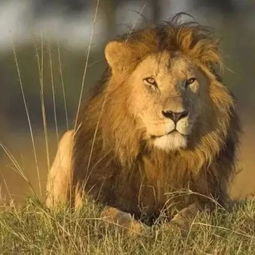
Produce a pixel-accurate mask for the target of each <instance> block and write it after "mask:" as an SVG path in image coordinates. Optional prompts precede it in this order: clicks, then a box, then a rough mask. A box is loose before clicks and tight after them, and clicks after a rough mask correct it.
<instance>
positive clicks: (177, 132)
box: [151, 128, 187, 139]
mask: <svg viewBox="0 0 255 255" xmlns="http://www.w3.org/2000/svg"><path fill="white" fill-rule="evenodd" d="M172 134H179V135H181V136H183V137H187V135H186V134H182V133H181V132H179V131H178V130H177V129H176V128H175V129H173V130H172V131H170V132H168V133H166V134H164V135H152V136H151V138H152V139H157V138H160V137H163V136H168V135H172Z"/></svg>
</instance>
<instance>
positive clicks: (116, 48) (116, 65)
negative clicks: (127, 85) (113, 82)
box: [104, 41, 134, 72]
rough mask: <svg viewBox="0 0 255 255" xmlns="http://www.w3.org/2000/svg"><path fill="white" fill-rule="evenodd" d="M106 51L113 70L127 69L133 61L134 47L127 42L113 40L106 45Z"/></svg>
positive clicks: (106, 56)
mask: <svg viewBox="0 0 255 255" xmlns="http://www.w3.org/2000/svg"><path fill="white" fill-rule="evenodd" d="M104 52H105V58H106V60H107V62H108V64H109V66H110V67H111V68H112V71H113V72H122V71H126V70H128V69H129V68H130V67H131V66H130V64H131V63H133V61H132V59H133V58H134V56H133V54H132V49H131V47H130V46H129V45H128V44H127V43H126V42H118V41H111V42H109V43H108V44H107V45H106V47H105V51H104Z"/></svg>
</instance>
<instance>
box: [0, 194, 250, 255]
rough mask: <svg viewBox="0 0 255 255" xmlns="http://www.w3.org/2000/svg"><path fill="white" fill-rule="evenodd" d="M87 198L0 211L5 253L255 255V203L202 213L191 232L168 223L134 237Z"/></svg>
mask: <svg viewBox="0 0 255 255" xmlns="http://www.w3.org/2000/svg"><path fill="white" fill-rule="evenodd" d="M99 212H100V206H98V205H95V204H94V203H92V202H87V203H86V204H85V206H84V208H82V209H81V210H80V211H79V212H71V211H70V210H68V209H66V208H59V210H58V211H55V212H50V211H48V210H47V209H46V208H45V207H44V206H43V205H41V204H40V203H39V202H38V201H37V200H34V199H29V200H28V201H27V202H26V203H25V205H24V207H22V208H20V209H17V208H15V207H8V206H5V207H2V208H1V210H0V251H1V253H2V254H16V253H19V254H21V253H22V254H23V253H29V254H196V255H197V254H254V250H255V201H249V202H247V203H245V204H243V205H240V206H238V207H236V208H235V209H234V210H233V212H231V213H228V212H225V211H221V210H216V211H215V212H214V213H213V214H209V213H201V214H200V215H198V216H197V218H196V219H195V221H194V222H193V224H192V226H191V229H190V231H189V232H188V233H181V232H180V230H178V229H172V228H170V227H169V226H167V225H156V226H153V227H148V228H146V230H145V232H144V233H143V234H142V235H140V236H136V237H131V236H129V235H128V234H127V233H126V232H125V231H124V230H123V229H122V228H120V227H119V226H116V225H111V224H109V223H107V222H105V221H104V219H102V218H100V217H99V214H100V213H99Z"/></svg>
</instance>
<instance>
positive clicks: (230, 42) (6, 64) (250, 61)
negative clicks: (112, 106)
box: [0, 0, 255, 131]
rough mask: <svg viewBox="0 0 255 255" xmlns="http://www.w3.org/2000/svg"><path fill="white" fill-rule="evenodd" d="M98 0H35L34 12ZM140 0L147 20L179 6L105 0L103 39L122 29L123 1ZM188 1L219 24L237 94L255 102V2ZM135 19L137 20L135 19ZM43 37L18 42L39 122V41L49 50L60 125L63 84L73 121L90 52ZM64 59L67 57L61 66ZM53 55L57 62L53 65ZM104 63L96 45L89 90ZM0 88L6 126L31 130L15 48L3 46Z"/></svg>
mask: <svg viewBox="0 0 255 255" xmlns="http://www.w3.org/2000/svg"><path fill="white" fill-rule="evenodd" d="M96 2H97V0H91V1H84V0H34V5H33V11H34V18H35V19H36V17H37V16H39V15H44V14H45V13H47V12H49V10H50V11H52V12H53V11H54V10H59V9H61V10H62V11H63V12H65V13H68V15H70V16H75V15H77V14H81V13H83V11H86V10H91V11H92V12H93V11H94V8H95V6H96ZM138 2H139V4H140V5H141V6H143V4H144V6H145V8H144V9H145V10H144V12H143V13H142V14H138V15H140V16H144V20H146V22H148V23H158V22H160V21H161V19H162V18H165V17H164V15H165V14H166V8H168V9H169V12H171V8H172V7H173V9H174V7H175V6H176V5H178V0H175V1H174V0H147V1H134V0H100V3H99V16H100V19H101V20H103V23H104V26H105V31H106V32H107V33H106V34H104V36H105V38H102V41H107V40H108V39H110V38H113V37H114V35H116V34H117V33H118V25H119V24H118V22H119V21H118V20H117V19H116V17H117V12H118V11H119V10H121V8H122V6H124V5H125V4H130V6H132V4H134V6H137V5H135V4H137V3H138ZM186 3H187V4H186V5H187V6H188V8H187V10H188V11H189V10H190V12H191V14H194V16H195V17H196V20H198V21H200V20H203V21H206V23H207V24H209V25H211V26H213V27H215V28H216V32H217V35H219V36H220V38H221V39H222V44H223V52H224V57H225V62H226V65H227V71H226V73H225V81H226V83H227V84H228V86H230V87H231V88H232V90H233V91H234V92H235V93H236V94H237V96H238V98H239V100H240V102H241V104H243V105H245V104H246V105H247V106H248V108H249V107H250V108H254V106H255V103H254V99H255V88H254V86H253V84H252V81H253V72H254V70H253V69H254V63H255V34H254V29H255V25H254V24H255V19H254V18H255V17H254V11H255V8H254V5H253V4H252V3H251V1H249V0H245V1H235V0H214V1H211V0H190V1H186ZM138 11H139V10H137V12H138ZM184 11H186V9H185V10H184ZM141 20H143V18H142V19H141ZM130 22H131V23H132V22H133V21H132V20H130ZM139 25H141V22H140V23H139V24H137V26H139ZM63 32H64V31H63ZM41 43H42V42H40V41H35V42H31V43H29V44H27V45H25V46H24V45H22V46H20V47H19V45H17V56H18V60H19V66H20V71H21V77H22V82H23V86H24V91H25V95H26V99H27V102H28V107H29V110H30V114H31V119H32V122H33V124H34V125H36V126H37V127H38V128H40V127H42V121H41V119H42V118H41V104H40V77H39V71H38V61H37V58H36V54H37V53H36V51H37V50H38V47H39V52H40V54H39V55H40V56H41V57H42V56H43V77H44V78H43V84H44V89H45V94H44V96H45V106H46V112H47V116H48V122H49V124H50V125H51V126H53V122H54V121H53V120H54V116H53V97H52V93H53V90H52V80H53V83H54V84H53V85H54V92H55V95H56V112H57V116H58V122H59V125H60V126H64V125H65V121H64V120H65V117H64V115H65V113H64V106H65V104H64V99H63V86H64V88H65V94H66V100H67V107H68V116H69V119H70V121H71V120H72V119H73V117H74V113H75V111H76V109H77V103H78V97H79V92H80V86H81V81H82V76H83V72H84V70H83V69H84V62H85V53H84V50H83V51H81V50H80V49H77V50H76V49H74V48H70V47H66V45H64V44H63V45H57V44H56V43H54V42H51V43H48V42H47V40H45V42H44V45H43V47H42V48H40V46H41ZM49 49H50V51H49ZM84 49H86V46H84ZM49 52H50V53H51V54H49ZM59 60H61V66H60V62H59ZM50 61H52V63H53V69H52V70H51V65H50ZM60 67H61V68H60ZM60 69H62V70H60ZM103 69H104V61H103V49H102V47H99V48H95V47H93V51H92V52H91V55H90V58H89V65H88V71H87V75H86V80H85V87H86V90H85V93H84V95H88V91H89V88H90V87H92V86H93V84H95V82H96V81H97V80H99V78H100V73H102V72H103ZM229 70H231V71H229ZM0 89H1V93H0V123H1V127H0V129H1V128H2V129H3V127H4V126H5V127H6V129H8V130H10V129H12V128H13V130H17V127H20V130H22V129H24V130H26V131H27V124H26V116H25V111H24V107H23V102H22V95H21V91H20V88H19V81H18V77H17V70H16V66H15V62H14V58H13V52H12V50H11V49H10V50H9V51H4V52H3V51H0Z"/></svg>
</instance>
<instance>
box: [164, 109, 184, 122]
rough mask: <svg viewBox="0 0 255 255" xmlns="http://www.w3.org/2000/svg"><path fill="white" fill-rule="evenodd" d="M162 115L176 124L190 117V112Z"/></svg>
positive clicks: (165, 113) (171, 112)
mask: <svg viewBox="0 0 255 255" xmlns="http://www.w3.org/2000/svg"><path fill="white" fill-rule="evenodd" d="M162 114H163V116H164V117H166V118H169V119H171V120H173V121H174V122H177V121H179V120H180V119H182V118H184V117H186V116H188V114H189V112H188V111H183V112H173V111H162Z"/></svg>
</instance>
